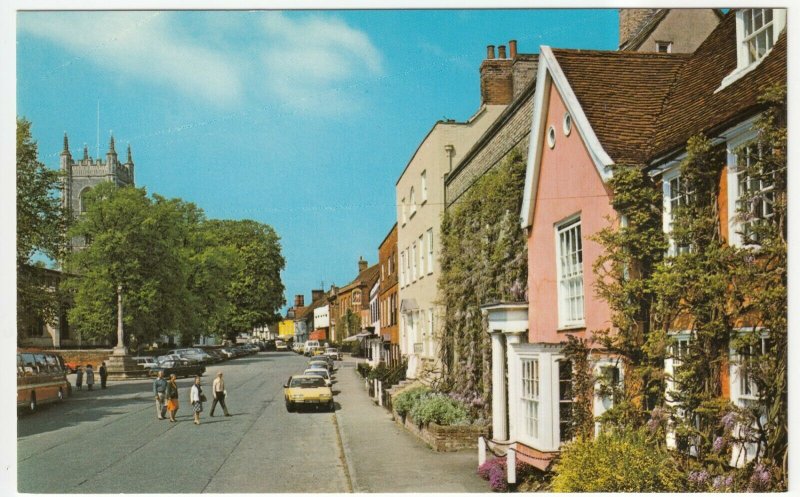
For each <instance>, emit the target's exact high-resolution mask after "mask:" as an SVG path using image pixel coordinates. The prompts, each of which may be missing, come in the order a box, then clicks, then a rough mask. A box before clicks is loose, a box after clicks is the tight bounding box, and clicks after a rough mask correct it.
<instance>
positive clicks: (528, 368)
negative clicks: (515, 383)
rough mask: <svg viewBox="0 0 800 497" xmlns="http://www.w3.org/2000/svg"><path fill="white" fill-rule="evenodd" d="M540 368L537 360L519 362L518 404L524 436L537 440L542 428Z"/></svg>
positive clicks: (525, 359) (529, 359)
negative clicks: (520, 408) (520, 407)
mask: <svg viewBox="0 0 800 497" xmlns="http://www.w3.org/2000/svg"><path fill="white" fill-rule="evenodd" d="M540 371H541V366H540V363H539V358H538V357H536V358H524V359H522V360H521V361H520V373H521V374H520V383H521V385H520V404H521V405H522V410H521V414H522V418H521V419H522V420H523V423H522V426H524V429H523V430H524V436H525V437H527V438H530V439H533V440H539V438H540V432H541V428H542V426H541V425H542V399H541V395H540V393H541V381H542V379H541V374H540Z"/></svg>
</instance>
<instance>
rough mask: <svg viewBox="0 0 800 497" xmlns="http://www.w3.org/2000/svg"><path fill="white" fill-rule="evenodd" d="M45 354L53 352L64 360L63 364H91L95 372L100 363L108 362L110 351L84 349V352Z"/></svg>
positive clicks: (66, 351) (67, 350)
mask: <svg viewBox="0 0 800 497" xmlns="http://www.w3.org/2000/svg"><path fill="white" fill-rule="evenodd" d="M47 352H55V353H57V354H59V355H60V356H61V357H63V358H64V362H77V363H78V364H80V365H81V366H84V367H85V366H86V365H87V364H91V365H92V367H93V368H94V370H95V371H97V369H98V368H99V367H100V363H101V362H103V361H108V357H109V356H110V355H111V352H112V351H111V349H86V350H72V349H53V350H48V351H47Z"/></svg>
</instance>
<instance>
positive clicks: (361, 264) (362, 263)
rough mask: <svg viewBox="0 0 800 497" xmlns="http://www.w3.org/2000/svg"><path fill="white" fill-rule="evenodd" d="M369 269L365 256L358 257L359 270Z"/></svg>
mask: <svg viewBox="0 0 800 497" xmlns="http://www.w3.org/2000/svg"><path fill="white" fill-rule="evenodd" d="M366 269H367V261H365V260H364V258H363V257H359V258H358V272H359V273H361V272H363V271H364V270H366Z"/></svg>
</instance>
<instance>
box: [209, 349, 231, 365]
mask: <svg viewBox="0 0 800 497" xmlns="http://www.w3.org/2000/svg"><path fill="white" fill-rule="evenodd" d="M205 352H206V354H208V355H209V356H211V361H210V362H212V363H217V362H222V361H224V360H225V359H227V357H225V355H223V354H222V352H220V351H219V349H206V351H205Z"/></svg>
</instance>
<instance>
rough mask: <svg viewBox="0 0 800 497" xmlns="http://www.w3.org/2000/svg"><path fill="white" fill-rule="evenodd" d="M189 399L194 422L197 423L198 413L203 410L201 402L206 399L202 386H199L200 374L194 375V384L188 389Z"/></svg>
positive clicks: (198, 421) (198, 419) (198, 420)
mask: <svg viewBox="0 0 800 497" xmlns="http://www.w3.org/2000/svg"><path fill="white" fill-rule="evenodd" d="M189 401H190V402H191V403H192V410H193V411H194V424H196V425H199V424H200V413H201V412H203V402H205V401H206V396H205V394H203V387H201V386H200V375H197V376H195V377H194V385H192V389H191V390H190V391H189Z"/></svg>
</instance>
